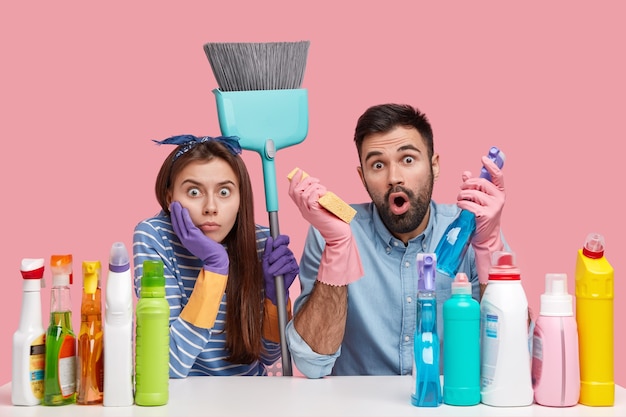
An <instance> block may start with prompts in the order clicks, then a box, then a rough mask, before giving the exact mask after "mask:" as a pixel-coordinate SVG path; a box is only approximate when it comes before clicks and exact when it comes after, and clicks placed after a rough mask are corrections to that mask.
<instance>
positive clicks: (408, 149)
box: [398, 145, 422, 153]
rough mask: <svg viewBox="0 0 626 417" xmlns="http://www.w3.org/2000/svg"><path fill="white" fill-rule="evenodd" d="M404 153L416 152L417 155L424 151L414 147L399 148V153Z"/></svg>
mask: <svg viewBox="0 0 626 417" xmlns="http://www.w3.org/2000/svg"><path fill="white" fill-rule="evenodd" d="M402 151H415V152H417V153H422V151H421V150H420V149H418V148H416V147H415V146H414V145H404V146H400V147H399V148H398V152H402Z"/></svg>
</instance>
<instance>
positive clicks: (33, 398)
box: [11, 258, 46, 405]
mask: <svg viewBox="0 0 626 417" xmlns="http://www.w3.org/2000/svg"><path fill="white" fill-rule="evenodd" d="M44 264H45V260H44V259H43V258H41V259H30V258H25V259H22V265H21V268H20V270H21V272H22V278H23V283H22V290H23V292H22V310H21V314H20V324H19V327H18V329H17V331H16V332H15V333H14V334H13V368H12V380H11V402H12V403H13V405H37V404H41V401H42V399H43V388H44V363H45V359H46V342H45V335H46V331H45V329H44V328H43V321H42V318H41V287H42V286H43V285H42V284H43V281H42V279H43V271H44Z"/></svg>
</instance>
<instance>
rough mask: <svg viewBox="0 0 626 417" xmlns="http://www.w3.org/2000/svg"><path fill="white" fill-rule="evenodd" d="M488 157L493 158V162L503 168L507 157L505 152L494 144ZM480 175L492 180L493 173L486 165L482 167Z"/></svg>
mask: <svg viewBox="0 0 626 417" xmlns="http://www.w3.org/2000/svg"><path fill="white" fill-rule="evenodd" d="M487 158H489V159H491V160H492V161H493V163H494V164H496V165H497V166H498V168H500V169H502V167H503V166H504V160H505V158H506V157H505V156H504V152H502V151H501V150H500V149H499V148H498V147H497V146H492V147H491V148H490V149H489V153H488V154H487ZM480 177H481V178H485V179H487V180H489V181H491V174H489V171H487V169H486V168H485V167H481V168H480Z"/></svg>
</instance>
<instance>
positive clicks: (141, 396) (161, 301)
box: [135, 261, 170, 406]
mask: <svg viewBox="0 0 626 417" xmlns="http://www.w3.org/2000/svg"><path fill="white" fill-rule="evenodd" d="M136 314H137V334H136V336H135V337H136V341H137V344H136V346H135V404H137V405H142V406H151V405H165V404H167V401H168V400H169V360H170V353H169V349H170V330H169V319H170V308H169V304H168V303H167V300H166V299H165V277H164V276H163V262H162V261H144V262H143V276H142V277H141V291H140V293H139V300H138V301H137V310H136Z"/></svg>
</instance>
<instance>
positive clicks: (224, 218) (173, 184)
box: [133, 135, 299, 378]
mask: <svg viewBox="0 0 626 417" xmlns="http://www.w3.org/2000/svg"><path fill="white" fill-rule="evenodd" d="M155 142H157V143H158V144H174V145H178V146H177V147H176V149H174V150H173V151H172V152H171V153H170V154H169V155H168V156H167V158H166V159H165V161H164V162H163V164H162V166H161V169H160V171H159V173H158V176H157V179H156V185H155V192H156V197H157V200H158V202H159V205H160V206H161V209H162V210H161V212H160V213H159V214H158V215H156V216H154V217H151V218H148V219H146V220H143V221H141V222H140V223H139V224H138V225H137V226H136V227H135V231H134V235H133V255H134V265H135V269H134V276H135V291H136V294H137V296H139V294H140V286H141V277H142V272H143V261H144V260H148V259H157V260H161V261H163V264H164V270H165V279H166V284H165V291H166V298H167V300H168V302H169V305H170V378H184V377H186V376H188V375H266V374H267V368H266V366H269V365H271V364H273V363H274V362H276V361H277V360H278V359H279V358H280V344H279V332H278V314H277V308H276V289H275V286H274V277H275V276H278V275H283V277H284V279H285V289H286V291H287V294H286V299H287V300H288V299H289V298H288V289H289V287H290V286H291V284H292V283H293V281H294V279H295V277H296V275H297V274H298V272H299V269H298V264H297V261H296V259H295V257H294V255H293V253H292V251H291V250H290V249H289V248H288V244H289V238H288V237H287V236H285V235H280V236H278V237H277V238H276V239H272V238H271V237H270V234H269V229H268V228H266V227H261V226H258V225H256V224H255V222H254V209H253V196H252V187H251V184H250V177H249V175H248V171H247V169H246V166H245V164H244V162H243V160H242V159H241V157H240V156H239V154H240V153H241V147H240V146H239V142H238V138H236V137H216V138H211V137H201V138H199V137H195V136H192V135H182V136H174V137H171V138H169V139H166V140H164V141H160V142H159V141H155ZM288 314H289V317H290V316H291V304H290V302H288Z"/></svg>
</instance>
